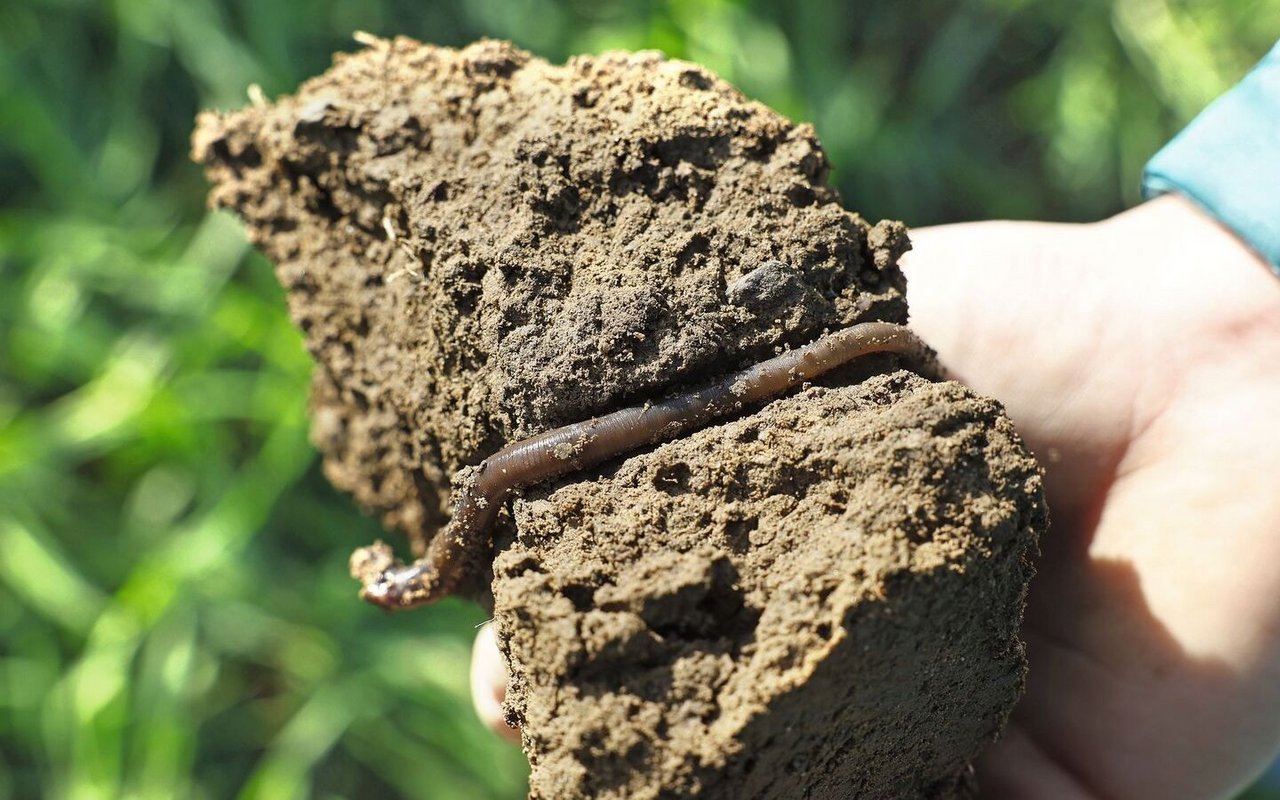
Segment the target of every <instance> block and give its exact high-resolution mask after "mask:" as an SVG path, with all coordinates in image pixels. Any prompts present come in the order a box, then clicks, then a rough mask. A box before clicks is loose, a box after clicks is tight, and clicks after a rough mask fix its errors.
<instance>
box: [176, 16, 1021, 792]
mask: <svg viewBox="0 0 1280 800" xmlns="http://www.w3.org/2000/svg"><path fill="white" fill-rule="evenodd" d="M193 154H194V157H195V159H196V160H197V161H198V162H200V163H201V164H203V165H204V166H205V168H206V170H207V173H208V175H209V178H210V180H211V182H212V184H213V190H212V192H211V203H212V204H213V205H214V206H219V207H228V208H231V209H233V210H234V211H235V212H236V213H238V214H239V215H240V216H241V217H242V218H243V219H244V221H245V223H246V226H247V228H248V231H249V235H250V237H251V238H252V240H253V241H254V243H255V244H257V245H258V246H259V247H260V248H261V249H262V250H263V251H264V252H266V253H267V255H268V256H269V257H270V258H271V259H272V260H273V261H274V262H275V264H276V267H277V272H278V275H279V277H280V280H281V282H282V283H283V285H284V287H285V289H286V290H287V295H288V302H289V309H290V312H291V314H292V317H293V319H294V321H295V322H296V323H297V324H298V326H299V327H300V328H301V329H302V330H303V331H304V332H305V334H306V341H307V346H308V348H309V349H310V352H311V354H312V356H313V357H314V359H315V361H316V364H317V369H316V371H315V377H314V382H313V386H312V414H313V426H312V431H313V439H314V441H315V443H316V445H317V446H318V447H319V448H320V450H321V451H322V453H323V455H324V465H325V471H326V474H327V475H328V477H329V478H330V480H332V481H333V483H334V484H336V485H337V486H339V487H341V488H343V489H345V490H347V491H349V492H351V493H352V494H353V495H354V496H355V498H356V500H357V501H358V502H359V503H360V504H361V505H362V506H364V507H365V508H367V509H369V510H371V511H372V512H374V513H377V514H379V515H381V517H382V518H383V520H384V521H385V523H386V524H387V526H388V527H390V528H394V529H398V530H400V531H402V532H404V533H405V534H406V535H407V536H408V538H409V548H411V549H412V550H413V551H415V552H421V551H422V549H423V548H424V547H425V545H426V543H427V542H429V541H430V539H431V537H432V536H433V535H435V534H436V532H437V531H438V530H439V529H440V527H441V525H442V523H443V522H444V521H445V520H446V518H447V516H448V508H449V495H450V481H451V477H452V476H453V475H454V474H455V473H456V472H457V471H458V470H460V469H462V468H464V467H466V466H469V465H474V464H477V463H478V462H479V461H481V460H482V459H483V458H484V457H485V456H487V455H489V454H491V453H493V452H495V451H496V450H498V449H499V448H500V447H502V446H503V445H504V444H506V443H509V442H512V441H515V440H517V439H519V438H522V437H525V436H528V435H530V434H533V433H537V432H540V431H543V430H546V429H548V428H551V427H554V426H558V425H563V424H567V423H571V422H576V421H580V420H583V419H586V418H589V417H591V416H595V415H599V414H602V413H607V412H609V411H612V410H615V409H617V408H619V407H621V406H624V405H630V404H637V403H643V402H645V401H646V400H651V399H655V398H659V397H663V396H665V395H667V394H670V393H673V392H678V391H681V390H682V389H687V388H689V387H693V386H697V385H699V384H702V383H705V382H707V381H709V380H712V379H714V378H717V377H721V376H723V375H725V374H727V373H729V372H732V371H734V370H736V369H739V368H741V367H743V366H744V365H747V364H750V363H753V362H756V361H759V360H762V359H764V358H767V357H769V356H772V355H773V354H775V353H777V352H779V351H781V350H784V349H787V348H790V347H794V346H796V345H798V344H801V343H804V342H807V341H811V340H812V339H814V338H816V337H818V336H820V335H821V334H822V333H823V332H824V331H828V330H832V329H836V328H840V327H845V326H848V325H851V324H854V323H857V322H862V321H869V320H885V321H891V322H900V323H901V322H905V321H906V316H907V305H906V297H905V283H904V281H903V277H902V274H901V272H900V271H899V269H898V266H897V261H898V258H899V256H900V255H901V254H902V252H903V251H904V250H905V249H906V247H907V246H908V244H907V238H906V234H905V231H904V229H903V227H902V226H901V224H898V223H892V222H884V223H880V224H877V225H875V226H872V225H869V224H868V223H867V222H866V221H864V220H863V219H862V218H861V217H859V216H858V215H857V214H854V213H851V212H848V211H846V210H844V209H843V208H842V207H841V205H840V202H839V198H838V196H837V194H836V192H835V191H834V190H833V189H832V188H831V187H830V186H828V184H827V173H828V163H827V159H826V156H825V154H824V152H823V150H822V147H821V145H820V144H819V142H818V140H817V138H816V137H815V135H814V132H813V130H812V129H811V128H810V127H809V126H807V125H797V124H793V123H791V122H789V121H788V120H786V119H784V118H782V117H781V116H779V115H778V114H776V113H774V112H772V111H771V110H769V109H768V108H766V107H764V106H762V105H760V104H758V103H755V102H752V101H749V100H747V99H746V98H744V97H743V96H742V95H741V94H740V93H739V92H737V91H736V90H735V89H734V88H733V87H731V86H729V85H728V84H726V83H725V82H723V81H721V80H720V79H718V78H717V77H716V76H714V75H712V74H711V73H709V72H708V71H707V70H705V69H703V68H701V67H699V66H696V65H694V64H689V63H685V62H680V61H672V60H666V59H664V58H663V57H662V56H661V55H659V54H657V53H610V54H605V55H601V56H595V57H585V56H584V57H579V58H574V59H571V60H570V61H569V62H568V63H566V64H564V65H562V66H558V65H551V64H548V63H547V62H545V61H542V60H540V59H537V58H534V57H532V56H530V55H529V54H528V53H525V52H522V51H520V50H518V49H516V48H514V47H512V46H510V45H508V44H505V43H500V42H492V41H485V42H480V43H478V44H475V45H472V46H470V47H467V48H465V49H463V50H453V49H448V48H441V47H433V46H429V45H423V44H419V43H417V42H414V41H412V40H408V39H395V40H376V41H372V42H371V43H370V44H369V45H368V46H367V47H366V48H365V49H363V50H362V51H360V52H358V53H354V54H349V55H346V54H344V55H339V56H337V57H336V59H335V63H334V66H333V67H332V68H331V69H330V70H329V71H328V72H326V73H325V74H323V75H321V76H319V77H317V78H315V79H313V80H311V81H308V82H307V83H305V84H304V85H303V86H302V87H301V88H300V89H299V91H298V93H297V94H296V95H294V96H290V97H284V98H281V99H279V100H278V101H277V102H275V103H272V104H261V105H255V106H251V107H249V108H246V109H243V110H240V111H235V112H232V113H221V114H219V113H206V114H203V115H201V117H200V119H199V121H198V125H197V129H196V132H195V135H194V137H193ZM897 367H898V365H897V364H896V363H895V362H894V360H893V358H892V357H889V356H877V357H873V358H869V359H865V360H862V361H860V362H858V363H857V364H855V365H853V366H851V367H849V368H845V369H842V370H838V371H837V372H835V373H833V374H832V375H830V376H828V377H827V378H826V379H824V380H823V381H821V382H820V383H819V384H817V385H813V386H810V387H807V388H806V389H804V390H803V391H801V392H799V393H795V394H792V395H790V396H787V397H783V398H779V399H777V400H775V401H774V402H772V403H769V404H767V405H765V406H764V407H762V408H757V409H748V410H747V412H746V413H744V414H743V415H742V416H740V417H739V418H736V419H731V420H726V421H722V422H721V423H718V424H714V425H711V426H709V427H707V428H705V429H703V430H701V431H698V432H695V433H693V434H692V435H689V436H687V437H685V438H683V439H680V440H678V441H673V442H669V443H667V444H663V445H660V446H657V447H651V448H647V449H645V450H642V451H639V452H636V453H634V454H631V455H630V456H629V457H626V458H622V459H619V460H617V461H615V462H612V463H609V464H606V465H604V466H603V467H601V468H598V469H595V470H590V471H587V472H585V473H580V474H575V475H572V476H569V477H567V478H565V479H563V480H561V481H559V482H557V483H555V484H554V485H548V486H539V487H533V488H530V489H528V490H526V491H525V492H524V493H523V494H522V495H521V496H519V497H516V498H514V499H513V500H512V501H511V503H510V504H509V508H508V509H506V510H505V511H504V512H503V514H502V516H501V519H500V523H499V525H498V528H497V530H496V531H495V532H494V533H495V542H496V543H495V546H494V555H495V559H494V561H493V568H492V571H491V573H489V574H485V575H478V576H476V579H475V580H474V581H473V582H472V583H471V584H470V585H469V587H468V592H469V593H470V594H471V595H472V596H474V597H476V598H477V599H478V600H480V601H481V602H485V603H492V604H493V614H494V617H495V620H496V624H497V628H498V634H499V641H500V645H501V647H502V649H503V651H504V654H505V655H506V657H507V659H508V663H509V666H510V669H511V674H512V684H511V689H510V692H509V693H508V699H507V705H506V708H507V712H508V715H509V717H510V719H511V720H512V721H513V722H515V723H518V724H519V725H521V726H522V730H523V743H524V749H525V752H526V754H527V755H528V757H529V760H530V763H531V765H532V773H531V776H530V795H531V797H535V798H588V797H590V798H611V797H686V796H689V797H692V796H698V797H725V798H736V797H759V798H794V797H859V798H953V797H968V796H970V795H971V793H972V791H973V780H972V777H971V769H970V767H969V764H970V762H971V761H972V759H973V758H974V757H975V756H976V755H977V754H978V752H979V751H980V750H981V749H982V747H983V746H985V744H987V743H988V742H989V741H991V740H992V739H993V738H994V737H995V736H996V735H997V734H998V732H999V731H1000V729H1001V727H1002V726H1003V724H1004V721H1005V719H1006V718H1007V716H1008V713H1009V711H1010V709H1011V707H1012V705H1013V703H1014V701H1015V700H1016V699H1017V697H1018V695H1019V693H1020V691H1021V687H1022V685H1023V681H1024V674H1025V659H1024V655H1023V648H1022V645H1021V643H1020V642H1019V640H1018V638H1017V628H1018V625H1019V622H1020V620H1021V616H1022V608H1023V599H1024V596H1025V592H1026V586H1027V582H1028V580H1029V579H1030V575H1031V567H1030V556H1031V554H1032V552H1033V551H1034V549H1035V543H1036V539H1037V535H1038V534H1039V532H1040V531H1042V530H1043V528H1044V526H1045V524H1046V512H1045V508H1044V502H1043V497H1042V490H1041V478H1040V473H1039V470H1038V468H1037V467H1036V465H1035V462H1034V461H1033V459H1032V458H1031V457H1030V456H1029V455H1028V453H1027V452H1026V450H1025V448H1024V447H1023V446H1022V444H1021V443H1020V441H1019V439H1018V437H1017V435H1016V433H1015V432H1014V431H1013V429H1012V426H1011V425H1010V423H1009V421H1008V419H1007V418H1006V417H1005V416H1004V414H1003V411H1002V409H1001V408H1000V406H999V405H998V404H997V403H996V402H994V401H992V400H989V399H985V398H982V397H978V396H976V395H974V394H973V393H972V392H970V391H969V390H967V389H966V388H964V387H962V386H960V385H958V384H955V383H946V382H943V383H938V382H931V381H929V380H926V379H924V378H921V377H919V376H916V375H914V374H911V373H909V372H906V371H902V370H899V369H897ZM353 544H357V543H353ZM427 613H429V612H427ZM424 790H426V787H424Z"/></svg>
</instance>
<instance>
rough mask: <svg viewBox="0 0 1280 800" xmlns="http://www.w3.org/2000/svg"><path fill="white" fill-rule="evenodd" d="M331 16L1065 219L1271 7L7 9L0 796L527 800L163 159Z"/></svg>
mask: <svg viewBox="0 0 1280 800" xmlns="http://www.w3.org/2000/svg"><path fill="white" fill-rule="evenodd" d="M356 29H362V30H368V31H372V32H374V33H379V34H384V35H390V34H395V33H403V34H408V35H411V36H414V37H417V38H420V39H424V40H428V41H434V42H439V43H443V44H454V45H459V44H464V43H466V42H468V41H470V40H472V39H474V38H476V37H479V36H482V35H488V36H495V37H505V38H510V39H513V40H514V41H516V42H517V43H519V44H521V45H523V46H525V47H527V48H529V49H531V50H533V51H535V52H537V53H539V54H541V55H544V56H547V57H549V58H552V59H555V60H560V59H563V58H564V57H566V56H568V55H570V54H572V53H575V52H583V51H599V50H602V49H607V48H618V47H622V48H650V47H652V48H660V49H662V50H665V51H666V52H668V53H670V54H672V55H677V56H682V57H687V58H691V59H694V60H697V61H700V62H702V63H704V64H706V65H708V66H710V67H711V68H713V69H715V70H716V71H718V72H719V73H720V74H722V75H724V76H725V77H727V78H729V79H731V80H733V81H734V82H736V83H737V84H738V85H739V86H741V87H742V88H743V90H744V91H746V92H747V93H748V94H750V95H752V96H754V97H757V98H759V99H761V100H763V101H764V102H766V103H768V104H770V105H772V106H774V107H776V108H778V109H780V110H781V111H783V112H784V113H786V114H788V115H790V116H792V117H794V118H797V119H803V120H809V121H812V122H813V123H814V124H815V125H816V126H817V129H818V131H819V133H820V134H821V136H822V138H823V139H824V140H825V142H826V144H827V146H828V148H829V150H830V152H831V157H832V160H833V161H834V163H835V164H836V165H837V173H836V177H837V180H838V182H839V184H840V186H841V188H842V191H843V193H844V196H845V199H846V202H847V204H848V205H849V206H850V207H851V208H855V209H859V210H861V211H862V212H864V213H865V214H866V215H867V216H869V217H872V218H878V217H896V218H901V219H904V220H906V221H907V222H908V223H909V224H912V225H920V224H930V223H938V222H946V221H953V220H961V219H974V218H983V217H992V216H1007V217H1020V218H1042V219H1061V220H1086V219H1094V218H1098V217H1100V216H1103V215H1107V214H1110V213H1112V212H1114V211H1116V210H1118V209H1120V208H1122V207H1124V206H1126V205H1129V204H1132V203H1134V202H1136V200H1137V188H1136V187H1137V178H1138V175H1139V171H1140V168H1141V165H1142V163H1143V162H1144V161H1145V160H1146V159H1147V158H1148V157H1149V156H1150V155H1151V154H1152V153H1153V152H1154V151H1155V150H1156V149H1157V148H1158V147H1159V145H1160V144H1161V143H1163V142H1164V141H1165V140H1166V139H1167V138H1168V137H1169V136H1170V135H1172V134H1173V133H1174V132H1175V131H1177V130H1178V129H1179V128H1180V127H1181V126H1182V125H1183V124H1184V123H1185V122H1187V121H1188V120H1189V119H1190V118H1191V117H1192V116H1193V115H1194V114H1195V113H1196V112H1197V111H1198V110H1199V109H1200V108H1201V107H1202V106H1203V105H1204V104H1205V103H1206V102H1207V101H1209V100H1210V99H1211V98H1213V97H1214V96H1215V95H1217V94H1218V93H1220V92H1221V91H1223V90H1224V89H1225V88H1227V87H1228V86H1229V85H1231V84H1232V83H1233V82H1234V81H1235V80H1236V79H1237V78H1238V77H1239V76H1240V75H1241V74H1242V73H1243V72H1244V71H1246V70H1247V69H1248V67H1249V66H1250V65H1251V64H1252V63H1254V62H1255V61H1256V60H1257V59H1258V58H1259V57H1260V56H1261V55H1262V54H1263V53H1264V52H1265V51H1266V49H1267V48H1268V47H1269V46H1270V45H1271V44H1272V43H1273V42H1274V40H1275V39H1276V37H1277V36H1280V0H1265V1H1264V0H1256V1H1246V0H1235V1H1233V2H1217V3H1207V2H1190V1H1189V0H1091V1H1086V2H1080V3H1056V2H1031V0H970V1H968V2H956V1H954V0H952V1H950V2H943V1H942V0H924V2H918V3H912V4H905V3H900V2H895V0H874V1H873V2H858V3H850V4H847V5H846V4H842V3H835V2H829V1H820V2H781V1H779V2H770V3H766V2H730V0H696V1H694V0H668V1H667V2H658V1H657V0H650V1H649V2H621V1H620V0H565V1H564V2H552V0H465V1H464V0H448V1H447V2H431V3H425V2H422V3H414V2H408V0H374V1H372V2H356V1H355V0H292V2H259V0H230V1H228V2H222V3H216V2H210V1H209V0H116V2H87V1H85V0H48V1H47V2H35V0H6V2H5V3H4V4H3V5H0V798H8V797H13V798H27V797H36V796H45V797H51V798H77V799H78V798H108V797H121V796H128V797H135V798H168V797H188V798H221V797H244V798H273V799H274V798H288V797H301V796H316V797H393V796H403V797H429V798H475V797H501V798H510V797H518V796H521V795H522V793H523V786H524V771H525V768H524V765H523V762H522V759H521V756H520V754H519V753H518V751H516V750H515V749H514V748H511V747H509V746H507V745H504V744H501V743H499V742H498V741H497V740H496V739H494V738H493V737H491V736H490V735H489V734H487V733H486V732H485V731H483V730H482V729H481V728H480V726H479V725H478V723H477V722H476V721H475V720H474V719H473V717H472V714H471V711H470V708H469V703H468V700H467V687H466V664H467V651H468V647H469V641H470V636H471V633H472V628H473V626H475V625H476V624H477V623H478V622H480V621H481V620H482V618H483V613H482V612H481V611H480V610H478V609H476V608H474V607H470V606H467V605H465V604H462V603H458V602H449V603H446V604H444V605H442V606H440V607H437V608H435V609H433V610H431V611H428V612H425V613H416V614H406V615H398V616H390V617H389V616H384V615H381V614H379V613H376V612H374V611H373V610H372V609H370V608H367V607H365V606H364V605H362V604H360V603H358V602H357V601H356V600H355V591H354V589H355V587H354V586H353V584H352V582H351V581H350V580H349V579H348V578H347V576H346V565H345V562H346V557H347V553H348V551H349V550H350V549H351V548H352V547H353V546H355V545H358V544H362V543H365V542H367V541H369V540H371V539H373V538H374V537H375V536H376V535H377V534H378V526H377V525H376V524H375V523H374V522H372V521H371V520H368V519H366V518H363V517H362V516H360V514H359V513H358V512H357V511H356V510H355V509H353V508H352V506H351V504H350V503H349V502H348V501H347V499H346V498H344V497H341V496H338V495H337V494H336V493H335V492H334V491H333V490H332V489H331V488H329V487H328V486H327V484H326V483H325V482H324V480H323V479H322V478H321V476H320V474H319V470H318V468H317V463H316V457H315V454H314V452H313V451H312V449H311V447H310V446H309V445H308V443H307V438H306V417H305V390H306V382H307V374H308V370H309V363H308V359H307V357H306V355H305V354H304V352H303V350H302V347H301V343H300V340H299V337H298V335H297V333H296V332H295V331H294V330H293V329H292V328H291V327H290V325H289V324H288V322H287V320H286V317H285V313H284V307H283V302H282V297H281V293H280V291H279V289H278V287H277V286H276V284H275V281H274V278H273V276H272V274H271V270H270V266H269V265H268V264H267V263H265V261H264V260H263V259H262V257H261V256H259V255H257V254H256V253H254V252H252V251H250V250H249V248H248V247H247V246H246V244H245V241H244V238H243V235H242V234H241V232H240V230H239V228H238V225H237V224H236V222H235V221H234V220H233V219H231V218H230V217H228V216H225V215H209V214H207V213H206V212H205V210H204V206H203V195H204V192H205V186H204V183H203V181H202V178H201V176H200V174H199V173H198V171H197V170H196V168H195V167H194V166H192V165H191V164H189V163H188V162H187V155H186V154H187V139H188V136H189V133H190V129H191V124H192V118H193V116H194V115H195V113H196V111H197V110H198V109H201V108H204V107H210V106H216V107H234V106H238V105H242V104H243V103H244V102H245V89H246V87H247V86H248V84H250V83H258V84H260V85H261V86H262V87H263V88H264V89H265V90H266V92H267V94H268V95H269V96H274V95H275V94H278V93H282V92H288V91H291V90H292V89H293V88H294V87H295V86H296V85H297V84H298V82H299V81H301V80H302V79H304V78H306V77H307V76H310V75H313V74H315V73H317V72H319V71H321V70H323V69H324V68H325V67H326V66H327V64H328V62H329V57H330V53H331V52H332V51H334V50H340V49H354V48H355V45H354V44H353V43H352V42H351V40H350V33H351V31H353V30H356ZM1248 797H1250V798H1253V799H1254V800H1262V799H1263V798H1275V797H1280V793H1278V792H1276V791H1274V790H1267V789H1266V788H1264V787H1262V786H1259V787H1258V788H1255V789H1254V790H1252V793H1251V794H1249V795H1248Z"/></svg>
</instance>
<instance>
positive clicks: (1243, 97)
mask: <svg viewBox="0 0 1280 800" xmlns="http://www.w3.org/2000/svg"><path fill="white" fill-rule="evenodd" d="M1142 192H1143V195H1144V196H1146V197H1155V196H1156V195H1160V194H1165V193H1166V192H1177V193H1179V194H1182V195H1185V196H1186V197H1188V198H1189V199H1191V200H1192V201H1194V202H1195V203H1197V204H1198V205H1200V206H1201V207H1202V208H1204V209H1205V210H1206V211H1208V212H1209V213H1210V214H1211V215H1213V216H1214V217H1215V218H1217V219H1218V221H1219V222H1221V223H1222V224H1224V225H1226V226H1227V227H1228V228H1230V229H1231V230H1233V231H1235V232H1236V234H1237V235H1239V236H1240V238H1241V239H1243V240H1244V241H1245V242H1247V243H1248V244H1249V245H1250V246H1251V247H1253V249H1254V250H1256V251H1257V252H1258V253H1259V254H1260V255H1261V256H1262V257H1263V258H1265V259H1266V260H1267V261H1269V262H1270V263H1271V267H1272V269H1274V270H1276V272H1277V274H1280V44H1277V45H1276V46H1275V47H1273V48H1272V49H1271V52H1270V53H1268V54H1267V55H1266V56H1265V57H1264V58H1263V59H1262V61H1261V63H1259V64H1258V66H1256V67H1254V69H1253V71H1252V72H1250V73H1249V74H1248V75H1246V76H1245V78H1244V80H1242V81H1240V83H1238V84H1237V85H1236V86H1235V87H1234V88H1232V89H1231V91H1229V92H1227V93H1226V94H1224V95H1223V96H1222V97H1219V98H1218V99H1217V100H1215V101H1213V103H1211V104H1210V105H1209V107H1208V108H1206V109H1205V110H1204V111H1202V112H1201V113H1200V116H1198V117H1196V118H1195V119H1194V120H1193V121H1192V122H1191V124H1190V125H1188V126H1187V127H1186V129H1185V130H1183V131H1182V133H1179V134H1178V135H1177V136H1176V137H1174V139H1173V141H1171V142H1169V143H1168V144H1167V145H1165V146H1164V148H1163V149H1162V150H1161V151H1160V152H1159V153H1156V155H1155V157H1154V158H1152V159H1151V161H1150V163H1148V164H1147V167H1146V170H1145V171H1144V172H1143V176H1142Z"/></svg>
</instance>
